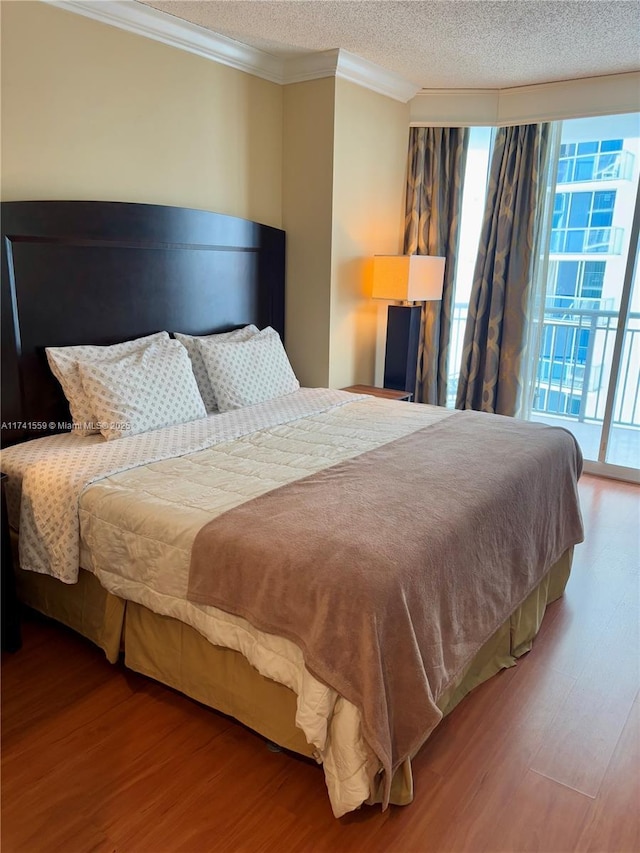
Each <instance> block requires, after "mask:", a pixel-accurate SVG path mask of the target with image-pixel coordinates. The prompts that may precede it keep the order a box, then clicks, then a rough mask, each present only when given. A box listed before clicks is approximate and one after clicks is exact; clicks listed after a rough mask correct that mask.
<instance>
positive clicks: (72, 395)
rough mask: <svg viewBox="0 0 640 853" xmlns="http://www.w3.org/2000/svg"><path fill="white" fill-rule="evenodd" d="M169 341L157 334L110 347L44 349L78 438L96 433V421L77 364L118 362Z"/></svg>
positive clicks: (165, 336)
mask: <svg viewBox="0 0 640 853" xmlns="http://www.w3.org/2000/svg"><path fill="white" fill-rule="evenodd" d="M168 340H169V333H168V332H156V333H155V334H153V335H147V336H146V337H144V338H136V339H135V340H134V341H125V342H124V343H122V344H114V345H113V346H109V347H98V346H91V345H87V346H78V347H47V348H46V353H47V360H48V362H49V367H50V368H51V372H52V373H53V375H54V376H55V377H56V379H57V380H58V382H59V383H60V385H61V386H62V390H63V391H64V396H65V397H66V398H67V402H68V403H69V409H70V411H71V418H72V420H73V426H74V429H75V430H76V432H77V434H78V435H92V434H93V433H97V432H98V430H97V429H95V428H93V427H92V426H91V424H93V423H95V421H96V420H97V418H96V416H95V412H94V411H93V409H92V408H91V404H90V402H89V398H88V397H87V394H86V393H85V390H84V388H83V386H82V380H81V379H80V372H79V371H78V364H79V362H80V361H83V362H87V363H95V362H101V361H117V360H118V359H119V358H122V356H123V355H129V354H130V353H132V352H137V351H138V350H142V349H145V347H148V346H149V345H150V344H152V343H155V342H157V341H168Z"/></svg>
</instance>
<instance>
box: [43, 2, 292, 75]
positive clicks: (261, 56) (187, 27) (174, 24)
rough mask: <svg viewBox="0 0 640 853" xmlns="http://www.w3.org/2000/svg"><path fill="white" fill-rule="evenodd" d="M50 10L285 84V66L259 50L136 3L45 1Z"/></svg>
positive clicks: (280, 61)
mask: <svg viewBox="0 0 640 853" xmlns="http://www.w3.org/2000/svg"><path fill="white" fill-rule="evenodd" d="M43 2H45V3H48V4H49V5H50V6H55V7H56V8H58V9H64V11H65V12H73V13H75V14H76V15H83V16H84V17H86V18H92V19H93V20H94V21H100V23H103V24H109V26H112V27H118V28H119V29H121V30H126V31H127V32H130V33H135V34H136V35H139V36H144V37H145V38H149V39H153V41H159V42H162V44H167V45H169V46H170V47H176V48H178V49H179V50H185V51H187V52H188V53H194V54H196V56H201V57H203V58H204V59H209V60H211V61H213V62H219V63H221V64H222V65H228V66H229V67H231V68H236V69H237V70H238V71H245V72H247V74H254V75H255V76H256V77H262V78H263V79H264V80H269V81H270V82H271V83H282V69H283V62H282V59H280V58H279V57H277V56H272V55H271V54H269V53H265V52H264V51H263V50H258V48H255V47H250V46H249V45H246V44H243V43H242V42H239V41H235V40H234V39H230V38H227V37H226V36H222V35H218V33H213V32H211V30H207V29H205V28H204V27H200V26H198V25H197V24H191V23H190V22H189V21H183V20H182V19H181V18H176V17H174V16H173V15H168V14H167V13H166V12H160V11H159V10H158V9H153V8H152V7H151V6H145V5H144V4H142V3H136V2H134V0H97V2H96V0H43Z"/></svg>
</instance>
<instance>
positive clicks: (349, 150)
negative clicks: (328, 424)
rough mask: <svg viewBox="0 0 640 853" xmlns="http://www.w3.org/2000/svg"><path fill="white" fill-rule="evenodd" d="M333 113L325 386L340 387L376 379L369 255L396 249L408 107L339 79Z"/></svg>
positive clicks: (375, 316) (375, 310)
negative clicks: (330, 245) (329, 307)
mask: <svg viewBox="0 0 640 853" xmlns="http://www.w3.org/2000/svg"><path fill="white" fill-rule="evenodd" d="M335 114H336V119H335V140H334V174H333V216H332V232H333V236H332V273H331V324H330V338H331V344H330V365H329V383H328V384H329V385H330V386H331V387H334V388H340V387H344V386H345V385H351V384H353V383H356V382H363V383H367V384H372V383H373V381H374V375H375V372H376V371H375V367H376V364H375V362H376V349H377V347H376V342H377V336H378V315H379V313H380V306H379V303H378V302H374V300H372V299H371V295H370V274H371V258H372V256H373V255H374V254H397V253H400V252H402V233H403V228H402V223H403V218H404V216H403V205H404V194H405V175H406V162H407V147H408V142H409V107H408V105H407V104H402V103H399V102H398V101H395V100H392V99H391V98H387V97H385V96H384V95H379V94H377V93H376V92H372V91H370V90H369V89H364V88H363V87H361V86H356V85H355V84H354V83H349V82H347V81H345V80H340V79H339V80H336V106H335ZM381 357H382V358H384V353H382V354H380V353H378V361H380V358H381Z"/></svg>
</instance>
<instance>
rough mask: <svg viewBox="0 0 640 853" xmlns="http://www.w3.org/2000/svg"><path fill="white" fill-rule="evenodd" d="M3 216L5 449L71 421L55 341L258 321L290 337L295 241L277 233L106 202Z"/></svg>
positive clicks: (28, 205)
mask: <svg viewBox="0 0 640 853" xmlns="http://www.w3.org/2000/svg"><path fill="white" fill-rule="evenodd" d="M0 216H1V220H0V222H1V226H2V422H3V429H2V440H3V443H5V444H9V443H11V442H15V441H20V440H24V439H27V438H33V437H36V436H40V435H43V434H46V433H47V432H50V431H51V430H50V429H49V428H48V427H46V428H42V427H41V426H40V424H43V423H44V424H49V423H50V422H52V423H54V424H55V425H56V427H55V429H54V430H53V431H58V429H57V424H58V423H59V422H61V423H62V422H65V421H68V420H69V409H68V406H67V403H66V400H65V398H64V396H63V394H62V390H61V388H60V386H59V384H58V382H57V381H56V379H55V378H54V377H53V375H52V373H51V372H50V370H49V367H48V364H47V360H46V355H45V351H44V349H45V347H47V346H69V345H73V344H112V343H118V342H120V341H125V340H130V339H132V338H136V337H139V336H141V335H147V334H150V333H151V332H157V331H160V330H162V329H166V330H167V331H169V332H174V331H176V332H186V333H188V334H207V333H210V332H216V331H224V330H227V329H232V328H235V327H238V326H243V325H245V324H247V323H255V324H256V325H257V326H259V327H261V328H262V327H264V326H273V327H274V328H275V329H277V330H278V332H280V334H281V335H284V283H285V269H284V264H285V235H284V232H283V231H280V230H279V229H277V228H271V227H269V226H266V225H260V224H258V223H256V222H249V221H247V220H244V219H237V218H235V217H231V216H223V215H221V214H217V213H209V212H207V211H202V210H189V209H185V208H177V207H161V206H158V205H148V204H126V203H120V202H98V201H25V202H6V203H4V204H2V205H1V206H0ZM21 425H26V426H21Z"/></svg>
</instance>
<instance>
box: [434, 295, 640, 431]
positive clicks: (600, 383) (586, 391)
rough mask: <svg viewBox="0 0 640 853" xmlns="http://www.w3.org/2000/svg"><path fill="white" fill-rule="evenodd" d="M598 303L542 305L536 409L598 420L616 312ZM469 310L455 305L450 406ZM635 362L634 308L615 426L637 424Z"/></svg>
mask: <svg viewBox="0 0 640 853" xmlns="http://www.w3.org/2000/svg"><path fill="white" fill-rule="evenodd" d="M557 299H558V297H555V300H556V301H557ZM567 301H569V300H567ZM601 305H602V300H595V299H594V300H581V306H580V307H571V306H570V305H566V306H562V305H560V306H559V305H557V304H556V305H547V307H546V308H545V314H544V319H543V321H542V328H541V330H540V341H541V353H540V358H539V361H538V371H537V376H536V380H535V388H534V395H533V411H534V412H535V413H537V414H547V415H556V416H561V417H564V418H568V419H570V420H574V421H586V422H589V423H602V421H603V419H604V410H605V405H606V399H607V388H608V383H609V376H610V372H611V362H612V359H613V346H614V341H615V336H616V330H617V326H618V312H617V311H615V310H612V309H605V308H602V307H601ZM587 306H598V307H587ZM467 310H468V306H467V305H466V304H464V303H456V304H455V305H454V310H453V317H452V325H451V362H450V371H449V387H448V399H447V405H449V406H453V405H455V395H456V389H457V385H458V375H459V365H460V359H461V355H462V346H463V339H464V328H465V324H466V316H467ZM639 365H640V312H632V313H631V314H630V316H629V324H628V326H627V329H626V331H625V334H624V339H623V346H622V355H621V360H620V374H619V375H620V379H619V382H618V393H617V395H616V400H615V406H614V411H613V419H612V423H613V426H621V427H631V428H633V427H635V428H640V381H639Z"/></svg>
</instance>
